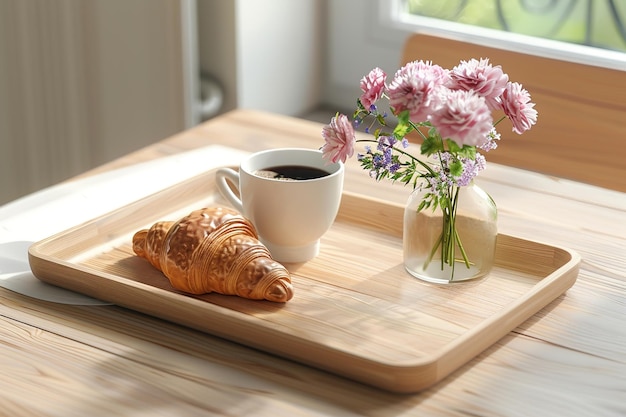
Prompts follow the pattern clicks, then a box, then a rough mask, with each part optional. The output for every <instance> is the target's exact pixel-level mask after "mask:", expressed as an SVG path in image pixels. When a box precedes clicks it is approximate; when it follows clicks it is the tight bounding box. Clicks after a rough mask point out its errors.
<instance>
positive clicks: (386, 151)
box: [322, 59, 537, 281]
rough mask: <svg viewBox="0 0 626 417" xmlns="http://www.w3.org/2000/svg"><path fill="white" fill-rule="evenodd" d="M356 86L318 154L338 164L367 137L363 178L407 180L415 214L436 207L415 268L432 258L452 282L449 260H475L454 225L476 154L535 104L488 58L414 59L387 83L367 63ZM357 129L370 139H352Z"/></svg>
mask: <svg viewBox="0 0 626 417" xmlns="http://www.w3.org/2000/svg"><path fill="white" fill-rule="evenodd" d="M360 87H361V90H362V94H361V96H360V97H359V99H358V100H357V108H356V111H355V112H354V115H353V120H352V121H351V120H349V118H348V116H346V115H343V114H339V113H338V114H337V115H336V116H334V117H333V118H332V119H331V121H330V123H329V124H328V125H326V126H324V128H323V131H322V135H323V138H324V140H325V143H324V145H323V146H322V151H323V155H324V158H326V159H328V160H329V161H332V162H337V161H339V160H341V161H343V162H345V161H346V160H347V159H348V158H350V157H352V156H353V155H354V151H355V146H356V143H357V142H371V143H372V145H366V146H365V147H364V151H363V152H361V153H358V160H359V162H360V164H361V166H362V167H363V168H364V169H365V170H367V171H368V172H369V174H370V176H371V177H372V178H374V179H376V180H382V179H390V180H392V181H399V182H401V183H404V184H406V185H408V184H410V185H412V188H413V189H414V190H415V191H418V192H419V193H420V194H419V202H418V204H417V206H416V208H415V212H417V213H420V212H423V211H426V210H427V209H430V210H432V211H435V210H439V211H440V212H441V224H440V225H439V226H438V229H439V233H438V236H437V237H436V238H435V239H434V240H433V242H432V247H431V248H430V250H429V251H428V254H427V256H425V257H424V259H423V265H422V267H423V269H426V268H427V267H429V264H430V262H431V261H432V260H433V259H434V258H435V257H437V259H439V263H438V265H439V266H438V268H439V269H441V270H442V271H444V270H445V271H446V274H447V276H448V277H447V280H448V281H453V280H454V278H455V269H456V268H455V265H456V264H457V263H460V264H461V265H463V266H464V267H465V268H467V269H470V268H471V267H472V265H473V264H474V263H475V262H474V261H473V260H472V259H471V257H469V256H468V254H467V248H466V242H464V241H463V236H461V235H460V234H459V230H458V227H457V213H458V211H459V206H460V205H461V204H462V199H461V197H460V196H461V194H462V193H460V191H461V190H462V189H464V188H468V187H470V186H473V179H474V178H475V177H476V175H477V174H478V173H479V172H480V171H482V170H484V169H485V166H486V160H485V157H484V156H483V154H482V153H481V152H483V153H487V152H489V151H491V150H493V149H495V148H496V147H497V146H498V142H499V140H500V134H499V133H498V132H497V131H496V126H497V125H498V124H499V123H500V122H502V121H503V120H504V119H508V120H509V121H510V122H511V124H512V130H513V132H515V133H517V134H522V133H523V132H525V131H527V130H528V129H530V128H531V127H532V126H533V125H534V124H535V123H536V121H537V111H536V110H535V109H534V106H535V104H534V103H532V102H531V98H530V94H529V93H528V91H526V90H525V89H524V88H523V87H522V85H520V84H519V83H516V82H510V81H509V77H508V75H506V74H505V73H504V72H503V71H502V68H501V67H500V66H493V65H491V64H490V63H489V60H488V59H480V60H476V59H471V60H469V61H461V62H460V63H459V64H458V65H457V66H456V67H454V68H452V69H450V70H449V69H444V68H442V67H441V66H439V65H436V64H433V63H431V62H425V61H414V62H410V63H408V64H406V65H405V66H403V67H402V68H400V69H399V70H398V71H397V72H396V73H395V75H394V76H393V79H392V80H391V82H389V83H387V75H386V74H385V72H384V71H383V70H381V69H380V68H374V69H373V70H372V71H370V72H369V74H367V75H366V76H365V77H363V78H362V79H361V82H360ZM383 100H386V101H387V105H386V106H384V107H383V106H382V105H381V104H380V103H381V102H382V101H383ZM494 115H495V116H497V117H498V118H497V120H495V121H494ZM390 119H392V120H390ZM359 126H361V127H364V130H365V132H366V133H371V134H372V135H373V138H368V139H358V140H357V137H356V133H355V128H356V127H359ZM412 132H414V133H413V135H417V137H418V138H421V145H420V148H419V149H420V152H419V155H414V154H413V153H411V152H410V151H409V149H408V148H409V146H410V144H409V140H408V139H407V135H409V134H410V133H412ZM374 145H375V146H374ZM494 207H495V206H494ZM406 223H407V217H406V215H405V235H404V241H405V245H404V246H405V265H407V253H406V252H407V239H412V238H413V237H412V236H407V233H409V230H408V229H407V225H406ZM494 239H495V236H494ZM469 244H471V242H470V243H469ZM491 250H492V251H493V250H495V244H494V245H493V249H491ZM489 267H490V266H489ZM407 269H409V268H408V266H407ZM409 272H412V271H411V270H409ZM483 275H484V273H483Z"/></svg>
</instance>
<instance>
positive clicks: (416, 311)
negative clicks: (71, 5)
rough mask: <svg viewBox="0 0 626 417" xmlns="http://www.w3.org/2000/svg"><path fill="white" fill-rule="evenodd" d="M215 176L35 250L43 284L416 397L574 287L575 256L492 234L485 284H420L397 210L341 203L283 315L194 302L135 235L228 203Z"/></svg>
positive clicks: (242, 305) (269, 308)
mask: <svg viewBox="0 0 626 417" xmlns="http://www.w3.org/2000/svg"><path fill="white" fill-rule="evenodd" d="M214 174H215V172H214V171H209V172H207V173H205V174H202V175H199V176H197V177H195V178H192V179H190V180H188V181H186V182H183V183H181V184H178V185H176V186H173V187H171V188H168V189H166V190H164V191H161V192H159V193H157V194H155V195H152V196H149V197H147V198H145V199H142V200H139V201H137V202H135V203H133V204H130V205H128V206H126V207H123V208H121V209H118V210H116V211H114V212H111V213H109V214H107V215H104V216H102V217H99V218H97V219H94V220H92V221H89V222H87V223H85V224H82V225H80V226H77V227H74V228H72V229H70V230H67V231H65V232H62V233H59V234H57V235H55V236H52V237H50V238H48V239H45V240H43V241H40V242H38V243H35V244H34V245H32V246H31V248H30V250H29V259H30V264H31V268H32V270H33V273H34V274H35V275H36V276H37V277H38V278H39V279H41V280H42V281H45V282H48V283H51V284H54V285H58V286H60V287H64V288H68V289H71V290H74V291H77V292H80V293H84V294H87V295H90V296H92V297H96V298H99V299H102V300H105V301H109V302H112V303H115V304H118V305H120V306H125V307H128V308H130V309H134V310H137V311H140V312H143V313H147V314H150V315H153V316H157V317H160V318H163V319H166V320H170V321H173V322H175V323H179V324H182V325H185V326H190V327H192V328H195V329H199V330H201V331H204V332H208V333H211V334H214V335H217V336H220V337H224V338H227V339H230V340H234V341H236V342H240V343H243V344H246V345H249V346H252V347H255V348H259V349H263V350H266V351H268V352H271V353H274V354H277V355H280V356H283V357H286V358H290V359H293V360H296V361H299V362H303V363H306V364H309V365H312V366H315V367H319V368H322V369H325V370H327V371H330V372H334V373H336V374H339V375H342V376H345V377H349V378H352V379H355V380H358V381H361V382H364V383H367V384H371V385H374V386H376V387H380V388H383V389H386V390H390V391H394V392H405V393H408V392H416V391H419V390H422V389H424V388H426V387H428V386H430V385H432V384H434V383H435V382H437V381H440V380H441V379H443V378H444V377H445V376H447V375H448V374H450V373H451V372H453V371H454V370H456V369H457V368H459V367H460V366H461V365H463V364H464V363H466V362H467V361H469V360H471V359H472V358H473V357H474V356H476V355H477V354H478V353H480V352H481V351H483V350H484V349H486V348H487V347H489V346H490V345H492V344H493V343H495V342H496V341H497V340H499V339H500V338H501V337H503V336H504V335H506V334H507V333H508V332H510V331H511V330H513V329H514V328H515V327H517V326H518V325H519V324H521V323H522V322H523V321H524V320H526V319H527V318H528V317H530V316H532V315H533V314H535V313H536V312H537V311H538V310H540V309H541V308H542V307H544V306H545V305H547V304H548V303H550V302H551V301H552V300H554V299H555V298H556V297H558V296H559V295H560V294H562V293H563V292H564V291H565V290H567V289H568V288H569V287H571V286H572V285H573V283H574V282H575V280H576V277H577V275H578V266H579V263H580V257H579V256H578V255H577V254H576V253H573V252H571V251H569V250H567V249H563V248H557V247H553V246H549V245H545V244H540V243H536V242H532V241H528V240H522V239H518V238H515V237H511V236H506V235H499V237H498V245H497V255H496V258H497V261H496V266H495V267H494V269H493V271H492V272H491V274H490V275H489V276H487V277H486V278H484V279H481V280H477V281H470V282H466V283H458V284H452V285H436V284H428V283H424V282H421V281H419V280H417V279H415V278H412V277H411V276H410V275H409V274H408V273H406V272H405V270H404V268H403V265H402V218H403V207H401V206H399V205H393V204H389V203H386V202H382V201H377V200H372V199H369V198H366V197H363V196H360V195H353V194H348V193H345V194H344V196H343V200H342V205H341V209H340V212H339V215H338V217H337V220H336V222H335V224H334V225H333V227H332V228H331V230H330V231H329V232H328V233H327V234H326V235H325V236H324V238H323V239H322V248H321V253H320V255H319V256H318V257H317V258H315V259H313V260H312V261H309V262H306V263H302V264H286V266H287V267H288V269H289V270H290V272H291V273H292V275H293V283H294V287H295V296H294V298H293V299H292V300H291V301H289V302H288V303H286V304H284V305H283V304H276V303H272V302H269V301H251V300H245V299H242V298H239V297H234V296H223V295H219V294H207V295H203V296H190V295H185V294H182V293H180V292H178V291H176V290H174V289H173V288H172V287H171V286H170V284H169V281H168V280H167V278H165V276H163V275H162V274H161V273H160V272H159V271H157V270H156V269H154V268H153V267H152V266H150V265H149V263H148V262H147V261H145V260H143V259H140V258H139V257H137V256H135V255H134V254H133V252H132V249H131V239H132V235H133V234H134V233H135V232H136V231H137V230H139V229H142V228H146V227H148V226H150V225H151V224H152V223H154V222H155V221H158V220H163V219H172V220H176V219H178V218H179V217H181V216H183V215H186V214H187V213H189V212H190V211H192V210H194V209H197V208H201V207H205V206H208V205H213V204H220V205H224V204H225V203H224V202H223V201H222V200H221V197H220V196H219V194H218V192H217V189H216V185H215V181H214Z"/></svg>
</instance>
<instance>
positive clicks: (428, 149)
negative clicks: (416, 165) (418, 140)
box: [420, 136, 441, 156]
mask: <svg viewBox="0 0 626 417" xmlns="http://www.w3.org/2000/svg"><path fill="white" fill-rule="evenodd" d="M440 143H441V142H440V141H439V140H438V139H437V138H436V137H434V136H429V137H427V138H426V139H424V142H422V145H421V146H420V151H421V152H422V155H426V156H430V155H432V154H434V153H436V152H438V151H440V150H441V145H440Z"/></svg>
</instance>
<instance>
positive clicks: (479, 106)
mask: <svg viewBox="0 0 626 417" xmlns="http://www.w3.org/2000/svg"><path fill="white" fill-rule="evenodd" d="M430 121H431V123H432V125H433V126H434V127H435V128H436V129H437V130H438V132H439V134H440V135H441V137H442V138H444V139H452V140H453V141H455V142H456V143H457V145H459V146H463V145H470V146H479V145H481V144H483V143H484V142H485V141H486V140H487V135H488V134H489V132H490V131H491V128H492V122H493V119H492V117H491V112H490V110H489V107H488V106H487V103H486V102H485V99H484V98H483V97H481V96H479V95H477V94H475V93H473V92H472V91H464V90H453V91H452V90H451V91H450V92H449V93H448V95H447V96H446V99H445V101H444V102H442V106H441V107H440V108H439V109H438V110H437V111H436V112H435V113H433V115H432V117H431V119H430Z"/></svg>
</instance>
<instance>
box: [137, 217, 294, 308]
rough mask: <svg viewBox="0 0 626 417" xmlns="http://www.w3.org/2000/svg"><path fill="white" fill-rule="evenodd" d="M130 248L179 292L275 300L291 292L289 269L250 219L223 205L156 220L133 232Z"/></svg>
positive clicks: (281, 299) (284, 300)
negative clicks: (258, 233)
mask: <svg viewBox="0 0 626 417" xmlns="http://www.w3.org/2000/svg"><path fill="white" fill-rule="evenodd" d="M133 250H134V252H135V253H136V254H137V255H138V256H141V257H143V258H146V259H147V260H148V261H149V262H150V263H151V264H152V265H153V266H154V267H155V268H157V269H159V270H160V271H162V272H163V273H164V275H165V276H166V277H167V278H168V279H169V281H170V283H171V284H172V286H173V287H174V288H176V289H178V290H180V291H184V292H188V293H191V294H205V293H209V292H218V293H221V294H228V295H238V296H240V297H244V298H249V299H255V300H263V299H265V300H269V301H275V302H286V301H288V300H290V299H291V298H292V297H293V287H292V285H291V277H290V275H289V272H288V271H287V269H286V268H285V267H284V266H283V265H281V264H280V263H278V262H276V261H274V260H273V259H272V258H271V255H270V253H269V251H268V250H267V248H266V247H265V246H264V245H263V244H262V243H261V242H259V240H258V236H257V233H256V230H255V229H254V227H253V226H252V224H251V223H250V222H249V221H248V220H247V219H245V218H244V217H243V216H241V215H240V214H239V213H238V212H236V211H234V210H232V209H229V208H226V207H208V208H203V209H200V210H196V211H193V212H192V213H190V214H189V215H187V216H185V217H183V218H181V219H179V220H178V221H176V222H171V221H163V222H157V223H155V224H153V225H152V226H151V227H150V229H144V230H140V231H138V232H137V233H136V234H135V235H134V236H133Z"/></svg>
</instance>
